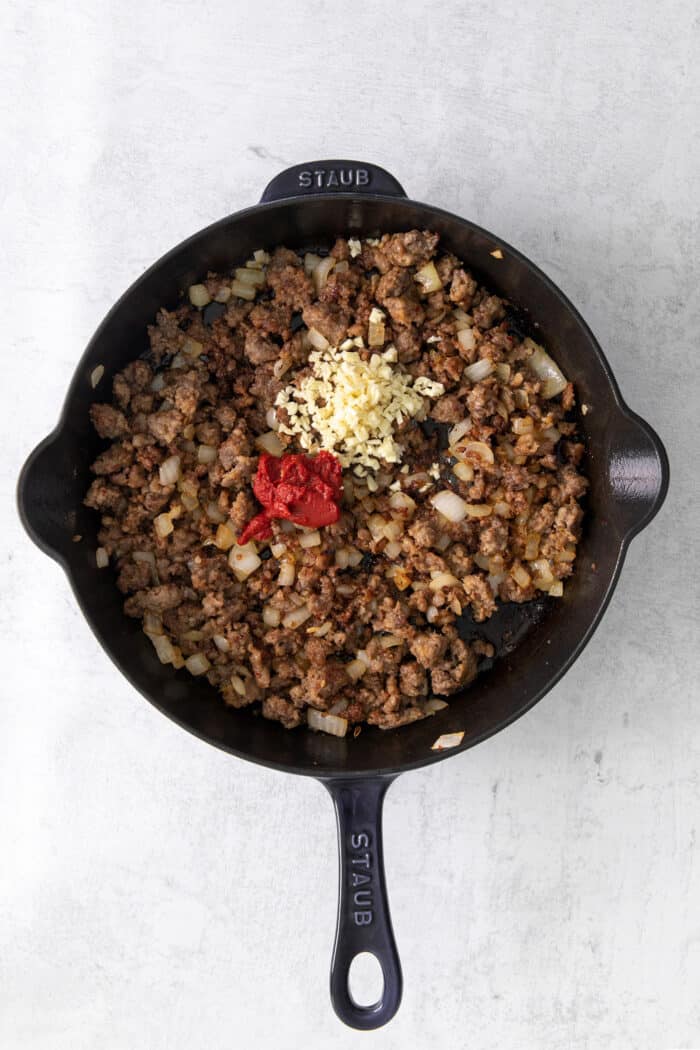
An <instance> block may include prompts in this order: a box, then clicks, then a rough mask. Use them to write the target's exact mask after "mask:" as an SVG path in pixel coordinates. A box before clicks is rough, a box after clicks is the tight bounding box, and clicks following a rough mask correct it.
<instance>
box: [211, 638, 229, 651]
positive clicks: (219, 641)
mask: <svg viewBox="0 0 700 1050" xmlns="http://www.w3.org/2000/svg"><path fill="white" fill-rule="evenodd" d="M211 640H212V642H213V643H214V645H215V646H216V648H217V649H218V650H219V652H220V653H228V652H230V650H231V643H230V642H229V640H228V638H226V637H224V635H223V634H214V635H212V639H211Z"/></svg>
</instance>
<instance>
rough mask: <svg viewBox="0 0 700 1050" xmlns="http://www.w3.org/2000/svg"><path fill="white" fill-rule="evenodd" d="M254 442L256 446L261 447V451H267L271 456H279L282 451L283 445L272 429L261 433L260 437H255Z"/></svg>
mask: <svg viewBox="0 0 700 1050" xmlns="http://www.w3.org/2000/svg"><path fill="white" fill-rule="evenodd" d="M255 444H256V445H257V446H258V448H260V449H262V450H263V452H268V453H269V454H270V455H271V456H281V455H282V453H283V452H284V445H283V444H282V442H281V441H280V439H279V438H278V437H277V434H276V433H275V432H274V430H269V431H268V432H267V433H266V434H261V435H260V437H258V438H256V439H255Z"/></svg>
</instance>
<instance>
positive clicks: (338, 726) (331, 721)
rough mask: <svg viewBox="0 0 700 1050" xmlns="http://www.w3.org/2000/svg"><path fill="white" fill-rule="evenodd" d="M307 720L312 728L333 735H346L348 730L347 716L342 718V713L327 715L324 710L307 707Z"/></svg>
mask: <svg viewBox="0 0 700 1050" xmlns="http://www.w3.org/2000/svg"><path fill="white" fill-rule="evenodd" d="M306 720H307V722H308V724H309V726H310V727H311V729H318V730H320V731H321V732H322V733H330V735H331V736H345V734H346V733H347V731H348V720H347V718H341V717H340V715H326V714H324V713H323V712H322V711H317V710H316V708H315V707H309V708H308V709H307V714H306Z"/></svg>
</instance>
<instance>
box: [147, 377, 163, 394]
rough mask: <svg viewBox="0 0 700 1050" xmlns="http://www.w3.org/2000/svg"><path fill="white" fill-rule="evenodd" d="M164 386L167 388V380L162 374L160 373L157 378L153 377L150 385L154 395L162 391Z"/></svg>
mask: <svg viewBox="0 0 700 1050" xmlns="http://www.w3.org/2000/svg"><path fill="white" fill-rule="evenodd" d="M164 386H165V378H164V376H163V374H162V372H159V373H158V375H157V376H153V379H152V380H151V385H150V388H149V389H150V390H152V391H153V393H154V394H157V393H158V391H159V390H162V389H163V387H164Z"/></svg>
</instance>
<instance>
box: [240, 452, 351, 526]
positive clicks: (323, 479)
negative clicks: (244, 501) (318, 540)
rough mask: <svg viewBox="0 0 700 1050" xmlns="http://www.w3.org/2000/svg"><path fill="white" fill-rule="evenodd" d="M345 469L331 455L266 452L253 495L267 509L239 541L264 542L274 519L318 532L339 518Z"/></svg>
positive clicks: (250, 523)
mask: <svg viewBox="0 0 700 1050" xmlns="http://www.w3.org/2000/svg"><path fill="white" fill-rule="evenodd" d="M342 474H343V469H342V467H341V465H340V461H339V460H338V459H336V457H335V456H332V455H331V453H330V452H319V453H318V455H317V456H305V455H303V454H301V453H291V452H290V453H288V454H287V455H284V456H271V455H269V453H267V452H263V453H262V454H261V456H260V462H259V463H258V470H257V473H256V475H255V478H254V479H253V492H254V493H255V495H256V497H257V499H258V500H259V502H260V503H262V505H263V507H264V508H265V509H264V510H263V511H262V513H261V514H257V515H256V516H255V517H254V518H253V519H252V520H251V521H249V522H248V524H247V525H246V527H245V529H244V530H243V532H242V533H241V536H240V538H239V540H238V542H239V544H241V545H242V544H245V543H248V541H249V540H265V539H268V538H269V537H270V536H271V535H272V526H271V522H272V519H273V518H285V519H286V520H287V521H293V522H294V523H295V524H296V525H307V526H310V527H311V528H313V529H318V528H320V527H321V526H323V525H332V524H333V522H334V521H337V520H338V518H339V517H340V506H339V504H340V497H341V496H342V494H343V481H342Z"/></svg>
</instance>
